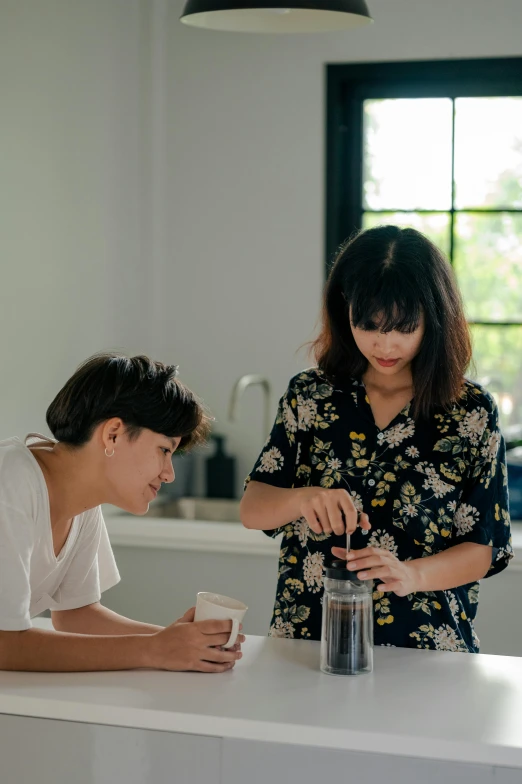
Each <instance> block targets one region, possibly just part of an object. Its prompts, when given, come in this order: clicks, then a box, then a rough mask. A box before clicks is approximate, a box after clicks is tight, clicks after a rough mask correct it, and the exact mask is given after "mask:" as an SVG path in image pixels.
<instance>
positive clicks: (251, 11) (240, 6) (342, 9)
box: [181, 0, 373, 33]
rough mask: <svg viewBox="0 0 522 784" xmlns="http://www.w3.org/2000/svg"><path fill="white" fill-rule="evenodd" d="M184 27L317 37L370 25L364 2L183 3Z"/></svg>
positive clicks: (265, 0)
mask: <svg viewBox="0 0 522 784" xmlns="http://www.w3.org/2000/svg"><path fill="white" fill-rule="evenodd" d="M181 21H182V22H183V23H184V24H187V25H191V26H193V27H204V28H207V29H209V30H226V31H229V32H241V33H319V32H327V31H334V30H349V29H351V28H354V27H359V26H361V25H364V24H368V23H369V22H372V21H373V20H372V18H371V16H370V12H369V10H368V6H367V5H366V0H322V2H321V0H319V1H318V2H307V0H300V1H299V0H296V1H295V2H286V3H283V4H280V5H278V4H277V3H276V2H275V0H250V1H249V0H187V3H186V4H185V10H184V11H183V14H182V16H181Z"/></svg>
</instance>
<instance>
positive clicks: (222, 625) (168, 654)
mask: <svg viewBox="0 0 522 784" xmlns="http://www.w3.org/2000/svg"><path fill="white" fill-rule="evenodd" d="M193 619H194V608H191V609H190V610H188V611H187V612H186V613H185V615H184V616H183V618H180V619H179V621H176V622H175V623H173V624H172V625H171V626H167V628H166V629H163V630H162V631H160V632H157V633H156V634H152V635H150V637H149V638H148V642H149V653H148V656H147V660H148V661H147V664H146V666H147V667H152V668H154V669H157V670H170V671H187V670H190V671H193V672H194V671H195V672H226V671H227V670H231V669H232V667H233V666H234V665H235V663H236V661H237V660H238V659H240V658H241V657H242V655H243V654H242V653H241V650H240V649H239V648H240V644H241V643H242V642H244V641H245V637H244V635H242V634H240V635H239V637H238V638H237V643H236V645H234V647H233V648H230V649H228V650H221V649H220V648H221V646H223V645H226V643H227V642H228V639H229V637H230V633H231V631H232V621H217V620H211V621H198V622H193Z"/></svg>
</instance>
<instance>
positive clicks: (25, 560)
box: [0, 455, 36, 632]
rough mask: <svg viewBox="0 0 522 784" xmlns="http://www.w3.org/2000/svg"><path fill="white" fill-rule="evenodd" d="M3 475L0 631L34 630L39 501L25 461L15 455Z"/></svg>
mask: <svg viewBox="0 0 522 784" xmlns="http://www.w3.org/2000/svg"><path fill="white" fill-rule="evenodd" d="M7 462H8V461H7V460H6V461H5V462H4V464H3V466H2V471H1V475H0V485H1V492H0V630H2V631H8V632H10V631H24V630H25V629H30V628H31V616H30V606H31V579H30V576H31V555H32V552H33V547H34V539H35V506H36V499H35V495H34V491H33V486H32V483H31V477H30V475H29V474H28V473H27V469H26V466H25V465H24V463H23V460H20V459H19V458H18V455H13V456H12V459H10V460H9V464H8V465H6V464H7Z"/></svg>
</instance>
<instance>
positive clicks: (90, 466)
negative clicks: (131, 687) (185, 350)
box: [0, 354, 244, 672]
mask: <svg viewBox="0 0 522 784" xmlns="http://www.w3.org/2000/svg"><path fill="white" fill-rule="evenodd" d="M176 374H177V368H176V367H175V366H166V365H163V364H161V363H160V362H153V361H151V360H150V359H148V358H147V357H143V356H139V357H132V358H128V357H124V356H120V355H116V354H98V355H96V356H94V357H92V358H91V359H89V360H87V361H86V362H85V363H84V364H83V365H81V366H80V367H79V368H78V370H77V371H76V373H75V374H74V375H73V376H72V378H70V379H69V381H68V382H67V383H66V384H65V386H64V387H63V389H62V390H61V391H60V392H59V393H58V395H57V396H56V398H55V399H54V401H53V402H52V403H51V405H50V406H49V409H48V410H47V425H48V427H49V429H50V431H51V433H52V434H53V436H54V438H53V439H48V438H46V437H45V436H40V435H38V434H31V435H30V436H28V437H27V438H26V439H25V440H24V441H21V440H19V439H18V438H10V439H7V440H5V441H0V669H3V670H21V671H40V672H44V671H45V672H65V671H94V670H127V669H136V668H143V667H145V668H156V669H165V670H196V671H202V672H223V671H225V670H229V669H231V668H232V667H233V666H234V664H235V662H236V661H237V659H239V658H240V657H241V650H240V648H241V646H240V643H241V642H243V641H244V637H243V635H241V636H240V638H239V643H238V644H237V645H236V646H235V647H234V648H233V649H230V650H223V649H222V648H221V646H223V645H224V644H225V643H226V642H227V640H228V637H229V633H230V631H231V625H232V624H231V621H217V620H216V621H201V622H199V623H196V622H194V608H192V609H190V610H188V611H187V612H186V613H185V615H184V616H183V617H182V618H181V619H180V620H179V621H176V623H174V624H172V625H171V626H168V627H167V628H163V627H160V626H154V625H149V624H145V623H140V622H138V621H134V620H131V619H129V618H125V617H123V616H121V615H118V614H117V613H115V612H112V611H111V610H109V609H108V608H106V607H104V606H103V605H102V604H101V602H100V599H101V594H102V593H103V592H104V591H106V590H107V589H108V588H111V587H112V586H114V585H116V583H118V582H119V580H120V576H119V573H118V569H117V567H116V563H115V560H114V556H113V553H112V550H111V546H110V543H109V538H108V536H107V531H106V528H105V523H104V520H103V516H102V512H101V509H100V505H101V504H104V503H106V504H113V505H115V506H118V507H120V508H121V509H124V510H125V511H127V512H130V513H132V514H136V515H143V514H145V513H146V512H147V510H148V507H149V503H150V502H151V501H152V499H153V498H155V497H156V495H157V493H158V491H159V489H160V487H161V485H162V483H163V482H172V481H174V470H173V467H172V455H173V453H174V452H175V450H176V449H177V448H178V447H180V446H181V447H182V448H184V449H189V448H191V447H193V446H194V445H195V444H198V443H201V442H202V441H204V439H205V438H206V436H207V435H208V426H209V418H208V417H207V416H206V414H205V412H204V409H203V408H202V406H201V405H200V403H199V402H198V400H197V398H196V397H195V396H194V395H193V393H192V392H191V391H190V390H189V389H187V387H185V386H184V385H183V384H181V383H180V382H179V381H178V380H177V379H176ZM44 610H51V616H52V623H53V627H54V631H50V630H49V631H47V630H44V629H39V628H33V627H32V624H31V618H33V617H35V616H36V615H39V614H40V613H42V612H43V611H44Z"/></svg>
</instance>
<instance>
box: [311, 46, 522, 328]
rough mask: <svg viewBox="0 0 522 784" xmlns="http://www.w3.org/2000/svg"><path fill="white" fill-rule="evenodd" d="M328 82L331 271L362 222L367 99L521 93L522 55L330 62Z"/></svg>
mask: <svg viewBox="0 0 522 784" xmlns="http://www.w3.org/2000/svg"><path fill="white" fill-rule="evenodd" d="M326 82H327V90H326V92H327V106H326V125H327V128H326V216H325V226H326V274H327V273H328V270H329V268H330V265H331V263H332V259H333V257H334V255H335V253H336V251H337V249H338V248H339V247H340V245H341V244H342V243H343V242H345V241H346V239H347V238H348V237H350V236H351V235H352V234H353V233H354V232H355V231H357V230H358V229H360V228H361V227H362V215H363V212H364V208H363V102H364V101H365V100H367V99H371V98H376V99H379V98H460V97H480V98H483V97H499V96H522V57H507V58H490V59H473V60H434V61H431V60H430V61H428V60H422V61H407V62H379V63H356V64H338V63H336V64H332V65H327V67H326ZM418 211H419V210H413V212H418ZM474 211H475V210H474ZM487 211H488V212H491V211H492V210H487ZM430 212H431V210H430ZM445 212H449V210H446V211H445ZM517 212H518V210H517ZM451 236H452V239H453V231H452V232H451ZM472 323H480V322H472ZM484 323H488V324H493V323H494V324H495V325H498V326H502V323H499V322H484ZM511 323H513V322H509V324H511ZM505 326H508V323H506V324H505Z"/></svg>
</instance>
